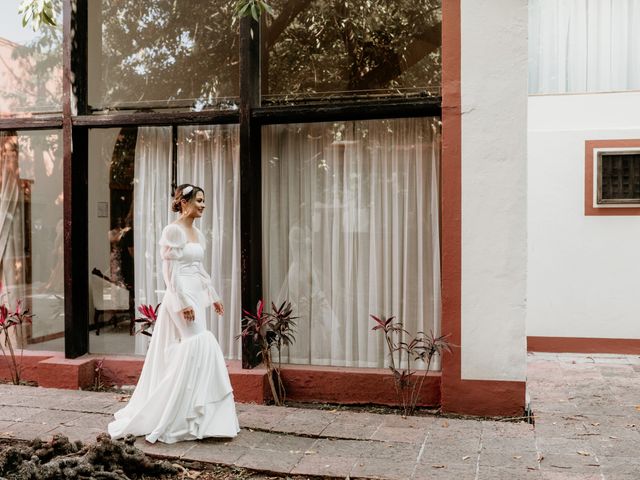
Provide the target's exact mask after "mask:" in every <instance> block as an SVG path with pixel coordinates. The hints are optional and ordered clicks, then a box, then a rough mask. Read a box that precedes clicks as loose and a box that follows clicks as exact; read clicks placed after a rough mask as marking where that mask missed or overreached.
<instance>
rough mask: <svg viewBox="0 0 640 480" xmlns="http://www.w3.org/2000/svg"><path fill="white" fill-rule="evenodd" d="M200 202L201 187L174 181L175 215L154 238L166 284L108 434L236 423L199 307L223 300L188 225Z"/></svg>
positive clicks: (163, 434) (206, 432)
mask: <svg viewBox="0 0 640 480" xmlns="http://www.w3.org/2000/svg"><path fill="white" fill-rule="evenodd" d="M204 207H205V205H204V192H203V191H202V189H201V188H199V187H196V186H194V185H189V184H184V185H180V186H179V187H178V188H177V189H176V194H175V198H174V200H173V205H172V210H173V211H175V212H179V213H180V218H179V219H178V220H176V221H175V222H173V223H171V224H169V225H167V226H166V227H165V228H164V230H163V231H162V238H161V239H160V246H161V255H162V259H163V275H164V280H165V284H166V286H167V290H166V293H165V295H164V298H163V300H162V303H161V305H160V309H159V312H158V319H157V320H156V323H155V326H154V330H153V336H152V338H151V343H150V345H149V350H148V352H147V356H146V358H145V362H144V366H143V368H142V373H141V375H140V380H139V381H138V385H137V386H136V389H135V391H134V392H133V395H132V396H131V399H130V400H129V403H128V404H127V406H126V407H124V408H123V409H122V410H120V411H118V412H116V414H115V420H114V421H113V422H111V423H110V424H109V434H110V435H111V437H112V438H114V439H115V438H122V437H124V436H125V435H127V434H133V435H136V436H138V435H146V439H147V441H149V442H152V443H153V442H155V441H157V440H160V441H161V442H165V443H175V442H179V441H182V440H196V439H201V438H205V437H235V436H236V435H237V434H238V432H239V430H240V428H239V425H238V418H237V416H236V409H235V403H234V399H233V391H232V389H231V382H230V381H229V373H228V372H227V368H226V365H225V360H224V357H223V356H222V351H221V350H220V346H219V345H218V341H217V340H216V338H215V337H214V336H213V334H212V333H211V332H210V331H209V330H207V328H206V314H207V313H206V312H207V310H206V308H207V307H208V306H209V305H211V304H213V308H214V309H215V311H216V313H217V314H218V315H222V314H223V313H224V308H223V305H222V302H221V301H220V297H219V296H218V294H217V293H216V290H215V289H214V288H213V285H212V283H211V277H210V276H209V274H208V273H207V272H206V271H205V269H204V266H203V264H202V261H203V258H204V247H205V238H204V235H203V234H202V233H201V232H200V230H198V229H197V228H196V227H195V226H194V225H193V221H194V220H195V219H196V218H200V217H201V216H202V212H203V210H204Z"/></svg>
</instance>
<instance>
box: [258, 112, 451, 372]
mask: <svg viewBox="0 0 640 480" xmlns="http://www.w3.org/2000/svg"><path fill="white" fill-rule="evenodd" d="M439 150H440V142H439V121H438V120H437V119H401V120H380V121H375V120H371V121H360V122H340V123H320V124H298V125H277V126H269V127H265V128H264V129H263V151H262V165H263V166H262V175H263V182H262V192H263V216H262V225H263V245H264V248H263V252H264V253H263V278H264V288H265V295H266V298H267V301H274V302H281V301H284V300H289V301H291V302H292V304H293V307H294V313H295V315H297V316H299V317H300V318H299V319H298V328H297V333H296V335H295V336H296V341H295V343H294V344H293V346H292V347H291V348H290V349H289V351H288V355H285V357H284V358H283V360H284V361H289V362H292V363H309V364H315V365H336V366H357V367H382V366H383V365H386V353H385V350H384V345H383V341H382V337H381V336H380V335H379V332H372V331H371V328H372V326H373V322H372V320H371V319H370V317H369V315H370V314H376V315H396V317H397V318H398V319H399V320H401V321H402V322H403V323H404V326H405V328H406V329H407V330H409V331H410V332H411V333H416V332H417V331H425V332H429V331H430V330H432V331H433V332H434V333H435V334H436V335H437V334H438V332H439V328H440V261H439V252H440V246H439V226H438V224H439V222H438V211H439V210H438V178H439V175H438V164H439ZM285 353H287V352H285Z"/></svg>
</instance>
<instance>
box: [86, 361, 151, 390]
mask: <svg viewBox="0 0 640 480" xmlns="http://www.w3.org/2000/svg"><path fill="white" fill-rule="evenodd" d="M94 358H95V360H96V365H99V364H100V363H102V367H101V370H100V382H102V384H103V385H104V386H105V387H122V386H123V385H135V384H136V383H138V378H140V373H141V372H142V365H143V359H142V358H141V357H134V356H124V355H122V356H105V357H100V356H94ZM96 373H97V372H96Z"/></svg>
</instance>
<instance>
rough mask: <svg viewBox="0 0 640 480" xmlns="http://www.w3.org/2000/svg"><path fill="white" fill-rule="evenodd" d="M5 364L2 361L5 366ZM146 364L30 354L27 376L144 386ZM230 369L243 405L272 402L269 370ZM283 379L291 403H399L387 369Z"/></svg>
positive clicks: (290, 370)
mask: <svg viewBox="0 0 640 480" xmlns="http://www.w3.org/2000/svg"><path fill="white" fill-rule="evenodd" d="M2 361H3V359H1V358H0V363H2ZM143 362H144V359H143V358H142V357H138V356H125V355H106V356H101V355H85V356H83V357H80V358H76V359H65V358H64V354H63V353H62V352H31V351H25V352H24V356H23V359H22V369H23V372H22V378H23V379H24V380H28V381H34V382H36V383H38V385H40V386H42V387H49V388H66V389H74V390H76V389H78V388H85V387H90V386H92V385H93V384H94V381H95V379H96V375H97V374H98V373H99V375H100V382H101V383H102V385H104V386H106V387H114V386H115V387H121V386H123V385H135V384H136V383H137V382H138V378H139V377H140V373H141V372H142V366H143ZM100 365H101V366H100ZM227 367H228V369H229V377H230V379H231V385H232V386H233V391H234V396H235V398H236V400H237V401H238V402H241V403H257V404H264V403H266V402H268V401H269V400H271V390H270V388H269V382H268V380H267V374H266V370H265V369H264V367H257V368H254V369H252V370H245V369H243V368H242V363H241V362H240V361H239V360H229V361H228V362H227ZM282 375H283V381H284V384H285V388H286V389H287V398H288V399H289V400H293V401H297V402H314V403H338V404H377V405H389V406H396V405H398V399H397V396H396V391H395V385H394V382H393V377H392V376H391V374H390V372H389V370H386V369H378V368H343V367H322V366H307V365H284V366H283V368H282ZM0 378H2V379H5V380H9V379H10V378H11V377H10V375H9V369H8V367H7V363H6V362H3V364H2V365H0ZM440 385H441V376H440V373H439V372H434V373H430V374H429V376H428V377H427V378H426V379H425V381H424V384H423V386H422V392H421V394H420V397H419V400H418V405H420V406H430V407H433V406H438V405H440Z"/></svg>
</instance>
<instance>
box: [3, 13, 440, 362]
mask: <svg viewBox="0 0 640 480" xmlns="http://www.w3.org/2000/svg"><path fill="white" fill-rule="evenodd" d="M88 1H89V0H63V14H62V21H63V61H62V67H63V72H62V74H63V98H62V113H61V114H56V115H52V116H47V117H42V118H39V117H14V118H13V117H8V118H3V119H0V130H17V131H20V130H43V129H57V130H61V131H62V144H63V170H64V174H63V193H64V256H65V258H64V294H65V302H64V305H65V307H64V308H65V357H66V358H77V357H79V356H81V355H84V354H86V353H89V315H88V310H89V289H88V284H87V280H86V278H87V272H88V268H89V262H88V257H89V247H88V231H87V218H88V165H89V159H88V134H89V129H93V128H115V127H125V126H133V125H135V126H152V125H154V126H167V127H169V126H170V127H172V128H174V130H175V129H176V127H178V126H182V125H195V124H200V125H202V124H229V123H234V124H239V129H240V188H241V194H240V212H241V213H240V215H241V221H240V228H241V268H242V272H241V282H242V285H241V289H242V305H243V306H245V305H246V306H249V305H255V304H256V303H257V302H258V300H259V299H261V298H262V253H263V252H262V230H261V228H262V227H261V224H260V222H256V221H255V218H254V217H252V214H251V212H260V211H261V210H262V192H261V191H260V189H259V188H255V187H254V186H255V185H261V181H260V180H261V168H262V159H261V143H262V142H261V130H262V126H263V125H271V124H287V123H311V122H329V121H350V120H372V119H390V118H410V117H441V115H442V106H441V105H442V99H441V97H440V96H433V97H428V96H425V97H418V98H416V97H413V98H383V99H378V100H354V99H349V98H339V99H336V98H332V99H327V100H326V101H317V102H314V103H312V104H300V105H295V104H293V105H273V106H262V105H261V95H260V85H261V78H260V72H261V68H260V48H261V41H260V25H259V22H256V21H255V20H253V19H252V18H251V17H245V18H243V19H242V20H241V21H240V47H239V48H240V66H239V68H240V75H239V77H240V101H239V109H238V110H233V111H228V110H226V111H216V110H205V111H199V112H173V111H156V112H135V113H131V112H122V113H118V112H117V111H116V112H114V113H109V114H92V112H91V111H90V110H89V105H88V99H87V65H88V59H87V39H88V19H87V2H88ZM174 151H175V149H174ZM255 363H256V358H255V349H254V348H252V346H251V345H250V344H247V343H246V342H245V343H244V344H243V348H242V364H243V367H245V368H249V367H251V366H252V365H254V364H255Z"/></svg>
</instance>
